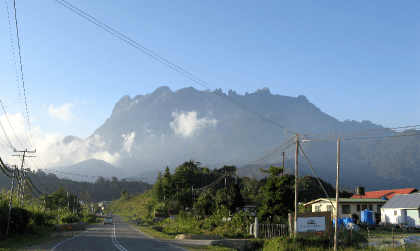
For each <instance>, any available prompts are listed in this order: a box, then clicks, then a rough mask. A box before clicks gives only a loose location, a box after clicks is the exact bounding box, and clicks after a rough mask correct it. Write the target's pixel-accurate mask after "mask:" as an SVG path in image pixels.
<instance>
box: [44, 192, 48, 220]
mask: <svg viewBox="0 0 420 251" xmlns="http://www.w3.org/2000/svg"><path fill="white" fill-rule="evenodd" d="M46 199H47V195H45V196H44V218H45V208H46V207H47V204H45V200H46Z"/></svg>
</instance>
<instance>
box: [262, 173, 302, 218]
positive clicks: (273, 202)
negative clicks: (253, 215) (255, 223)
mask: <svg viewBox="0 0 420 251" xmlns="http://www.w3.org/2000/svg"><path fill="white" fill-rule="evenodd" d="M282 170H283V168H279V167H275V166H271V167H270V169H269V170H268V171H265V172H267V173H269V177H268V180H267V183H266V184H265V185H264V186H263V188H262V189H263V192H264V200H263V202H262V205H261V208H260V209H259V216H260V217H261V218H262V219H263V220H269V221H270V222H273V221H274V220H275V219H276V218H279V219H280V221H281V222H285V221H286V219H287V214H288V213H289V212H291V211H292V209H293V207H294V190H293V185H294V176H293V175H289V174H286V175H284V176H279V175H280V174H281V171H282ZM263 172H264V170H263Z"/></svg>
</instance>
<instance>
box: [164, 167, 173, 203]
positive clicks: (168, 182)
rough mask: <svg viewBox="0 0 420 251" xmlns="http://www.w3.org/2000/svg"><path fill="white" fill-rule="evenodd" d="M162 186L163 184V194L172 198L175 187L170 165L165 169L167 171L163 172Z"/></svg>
mask: <svg viewBox="0 0 420 251" xmlns="http://www.w3.org/2000/svg"><path fill="white" fill-rule="evenodd" d="M162 186H163V195H164V198H166V199H167V198H170V197H172V195H173V194H174V189H173V186H174V185H173V182H172V177H171V172H170V171H169V167H168V166H167V167H166V169H165V173H164V174H163V177H162Z"/></svg>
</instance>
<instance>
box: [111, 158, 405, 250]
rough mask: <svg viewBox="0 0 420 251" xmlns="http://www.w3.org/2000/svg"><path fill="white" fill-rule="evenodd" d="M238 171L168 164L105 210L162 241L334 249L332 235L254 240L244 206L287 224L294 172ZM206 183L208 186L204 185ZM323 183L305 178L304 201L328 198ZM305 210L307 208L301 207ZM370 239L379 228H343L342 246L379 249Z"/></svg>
mask: <svg viewBox="0 0 420 251" xmlns="http://www.w3.org/2000/svg"><path fill="white" fill-rule="evenodd" d="M235 169H236V168H235V167H231V166H224V167H222V168H221V169H215V170H213V171H210V170H209V169H207V168H205V167H204V168H202V167H200V166H199V163H195V162H192V161H190V162H185V163H184V164H182V165H180V166H179V167H178V168H176V170H175V172H174V173H173V174H171V173H170V171H169V168H166V170H165V172H164V174H163V175H162V174H161V173H159V175H158V178H157V182H156V183H155V184H154V186H153V189H152V190H149V191H147V192H145V193H143V194H141V195H138V196H130V195H129V194H128V193H127V192H126V191H125V192H121V198H120V199H119V200H116V201H113V202H112V203H111V204H110V205H109V206H107V207H106V209H105V210H106V212H113V213H115V214H120V215H123V219H124V221H126V222H128V223H131V224H133V225H135V226H137V227H139V229H140V230H141V231H143V232H145V233H146V234H148V235H150V236H152V237H155V238H159V239H175V237H176V236H177V235H180V234H190V235H220V236H222V237H224V238H229V239H232V238H238V239H249V240H250V241H251V249H250V250H260V251H262V250H264V251H266V250H333V246H334V242H333V238H332V236H325V235H321V236H315V237H310V238H303V237H293V236H290V235H289V234H287V235H285V236H280V237H276V238H272V239H260V238H253V236H251V235H250V234H249V224H250V223H254V221H255V219H254V217H252V216H251V215H250V214H249V212H244V211H242V210H240V208H242V207H243V206H244V205H245V204H246V203H253V204H257V205H258V213H257V218H258V221H259V222H260V223H281V224H284V223H287V217H285V216H286V215H287V213H289V212H292V210H293V202H294V201H293V200H294V189H293V188H294V176H293V175H289V174H285V175H282V171H283V168H279V167H270V168H269V169H268V170H262V172H265V173H267V174H268V177H267V178H265V179H263V180H261V181H258V180H256V179H254V178H247V177H242V178H234V177H233V176H232V175H230V174H231V173H234V172H235V171H236V170H235ZM225 180H226V183H225ZM321 182H322V183H323V186H324V188H325V189H326V191H327V193H328V194H329V195H330V196H334V194H335V189H334V187H333V186H332V185H331V184H328V183H326V182H324V181H322V180H321ZM225 184H226V186H225ZM203 187H204V188H205V189H200V188H203ZM318 187H319V183H318V181H316V180H314V179H313V178H312V177H309V176H305V177H302V178H300V179H299V183H298V192H299V196H300V198H301V199H300V200H301V201H300V202H307V201H311V200H313V199H316V198H319V197H324V196H325V193H324V192H323V191H322V190H321V188H318ZM191 188H193V189H194V190H193V191H192V190H191ZM340 194H341V196H343V197H350V196H351V195H352V194H351V193H348V192H346V191H343V192H340ZM172 209H176V210H179V214H178V215H177V217H176V219H170V218H169V217H168V216H169V212H170V211H169V210H172ZM299 210H300V211H306V210H307V209H306V208H304V207H299ZM270 216H271V217H270ZM161 217H162V218H161ZM369 238H372V239H371V240H370V241H374V240H375V238H381V236H380V233H379V232H378V233H376V232H375V231H370V237H369V236H368V232H367V231H366V230H364V229H362V230H361V231H359V232H352V233H351V232H345V231H344V232H340V234H339V239H340V243H339V249H340V250H373V248H372V247H369V246H361V245H362V244H365V243H368V242H369ZM384 244H386V243H384ZM390 249H392V247H391V248H390ZM390 249H389V250H390ZM191 250H196V249H191ZM197 250H213V249H197ZM216 250H219V249H216ZM220 250H223V249H220ZM227 250H229V249H227ZM385 250H387V248H385ZM394 250H395V249H394ZM396 250H402V248H396ZM405 250H407V249H405ZM408 250H409V247H408Z"/></svg>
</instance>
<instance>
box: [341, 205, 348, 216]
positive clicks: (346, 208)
mask: <svg viewBox="0 0 420 251" xmlns="http://www.w3.org/2000/svg"><path fill="white" fill-rule="evenodd" d="M341 213H342V214H349V213H350V205H341Z"/></svg>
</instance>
